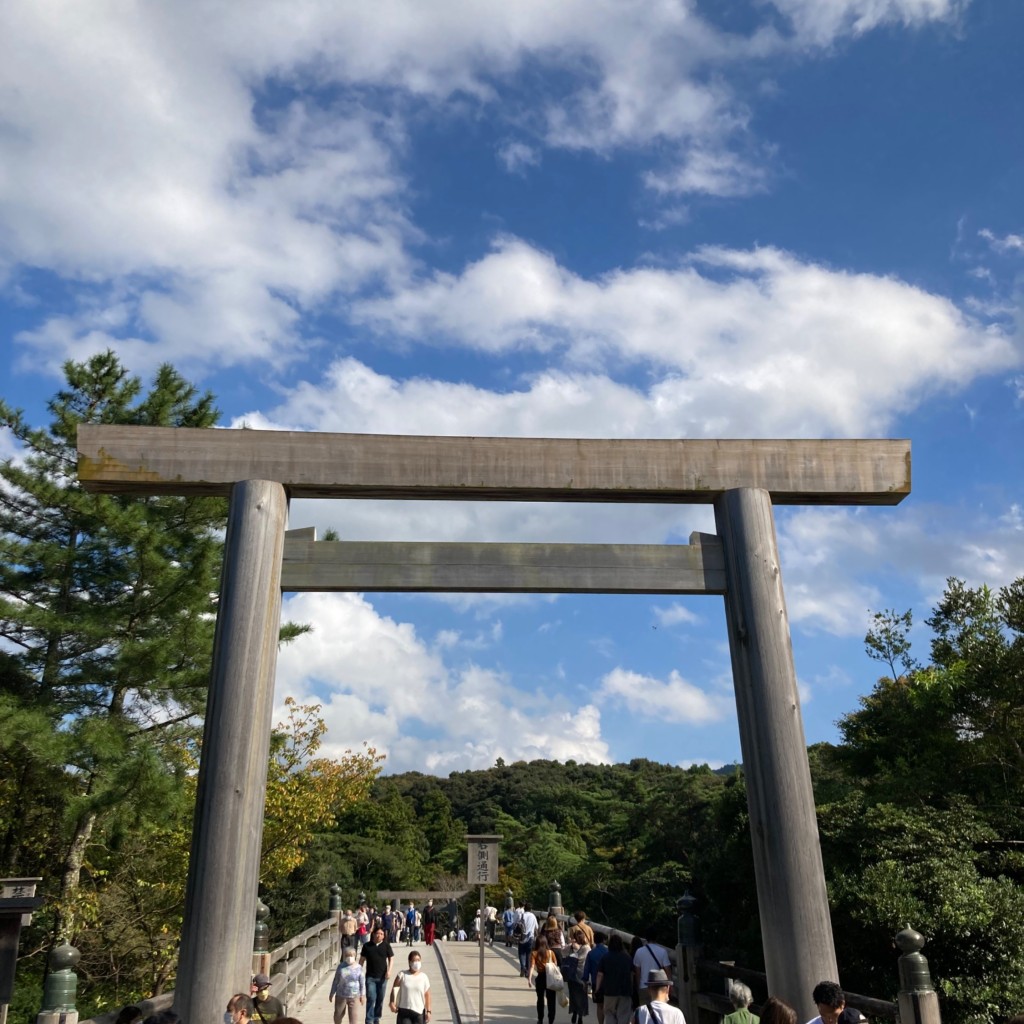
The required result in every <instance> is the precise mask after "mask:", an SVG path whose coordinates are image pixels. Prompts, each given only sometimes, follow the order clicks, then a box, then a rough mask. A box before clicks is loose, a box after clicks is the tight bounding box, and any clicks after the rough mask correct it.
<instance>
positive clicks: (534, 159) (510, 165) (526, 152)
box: [498, 142, 540, 174]
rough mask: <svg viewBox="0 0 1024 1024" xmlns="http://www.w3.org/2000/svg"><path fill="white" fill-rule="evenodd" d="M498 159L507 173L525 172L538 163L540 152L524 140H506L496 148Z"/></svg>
mask: <svg viewBox="0 0 1024 1024" xmlns="http://www.w3.org/2000/svg"><path fill="white" fill-rule="evenodd" d="M498 160H499V161H500V162H501V164H502V166H503V167H504V168H505V170H506V171H508V172H509V174H525V173H526V171H527V169H528V168H530V167H536V166H537V165H538V164H539V163H540V153H538V152H537V149H536V147H535V146H528V145H527V144H526V143H525V142H506V143H505V144H504V145H503V146H501V147H500V148H499V149H498Z"/></svg>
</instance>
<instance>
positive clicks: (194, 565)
mask: <svg viewBox="0 0 1024 1024" xmlns="http://www.w3.org/2000/svg"><path fill="white" fill-rule="evenodd" d="M64 373H65V377H66V386H65V387H64V388H62V389H61V390H60V391H59V392H58V393H57V395H56V396H55V397H54V398H53V399H52V400H51V401H50V402H49V403H48V409H49V411H50V413H51V416H52V420H51V423H50V425H49V427H48V428H46V429H38V428H34V427H32V426H30V425H29V424H27V423H26V421H25V418H24V416H23V414H22V413H21V412H20V411H16V410H14V409H12V408H11V407H10V406H9V405H7V403H6V402H3V401H0V427H5V428H6V429H7V430H8V431H10V433H11V434H12V435H13V437H14V438H15V439H16V440H17V442H19V443H20V445H21V451H20V452H19V453H18V454H17V455H16V456H15V457H13V458H11V459H8V460H6V461H5V462H3V463H2V464H0V636H2V638H3V641H4V646H5V647H6V648H7V650H8V651H9V652H10V653H9V655H8V656H7V657H6V659H5V662H4V664H3V666H0V668H2V669H3V671H2V672H0V775H5V774H6V772H5V771H3V770H2V769H4V767H5V766H6V765H12V766H16V767H17V768H18V770H19V772H20V773H21V775H22V778H23V781H25V782H26V785H27V788H25V787H22V788H20V789H17V790H16V791H15V792H14V793H5V792H3V790H2V789H0V797H3V798H4V802H5V803H6V807H4V806H2V805H0V826H3V825H5V824H8V825H9V823H10V821H11V820H12V819H14V818H16V817H17V814H18V807H13V809H12V807H11V805H10V803H9V802H8V801H9V800H14V801H15V802H17V801H21V803H22V804H24V805H25V806H28V805H30V804H32V803H33V802H34V801H35V800H36V799H37V798H43V797H44V796H45V798H46V799H48V800H52V799H54V793H53V792H52V790H53V789H54V786H55V779H59V784H57V788H58V789H62V790H63V793H62V796H61V800H60V803H61V809H62V811H63V828H62V829H61V830H59V831H58V834H57V835H55V836H50V837H47V840H48V842H49V846H48V848H49V849H50V850H51V851H52V853H51V856H56V857H57V861H58V863H59V868H57V865H56V864H55V865H54V867H55V868H57V869H58V870H59V873H60V876H61V881H60V885H59V894H57V895H58V899H57V920H56V925H55V931H56V934H57V936H58V937H59V938H72V937H73V935H74V932H75V929H76V926H77V924H78V923H81V922H79V921H77V918H78V916H79V915H80V913H81V914H86V915H87V913H88V909H87V908H86V907H84V906H79V904H80V903H81V902H82V901H81V900H80V899H79V881H80V876H81V871H82V867H83V862H84V858H85V856H86V851H87V848H88V846H89V843H90V840H91V839H92V837H93V834H94V830H96V829H97V827H98V826H100V825H102V827H103V828H104V829H107V830H108V831H110V830H114V831H116V830H117V829H118V828H123V827H126V828H129V829H130V828H131V827H132V822H133V821H134V822H135V823H138V822H141V821H143V820H149V819H154V820H155V819H158V818H159V817H160V816H161V815H166V814H167V813H168V812H169V810H170V809H171V808H173V807H174V806H175V805H176V800H178V799H179V794H180V792H181V787H180V786H179V785H178V784H177V782H178V780H179V778H180V774H181V772H182V771H184V770H185V767H184V766H185V761H184V760H183V759H182V757H181V756H180V754H181V751H182V749H183V745H189V744H194V743H195V742H196V740H197V734H196V722H197V716H200V715H201V714H202V712H203V709H204V706H205V696H206V684H207V679H208V674H209V665H210V655H211V651H212V645H213V627H214V616H215V610H216V607H215V606H216V593H217V586H218V574H219V570H220V558H221V547H222V542H221V535H222V531H223V528H224V524H225V515H226V504H225V503H224V502H223V501H222V500H219V499H211V498H178V497H158V498H157V497H154V498H147V499H144V500H139V499H137V498H131V499H129V498H123V497H120V496H114V495H101V494H90V493H87V492H86V491H85V490H83V489H82V488H81V486H80V485H79V483H78V480H77V474H76V462H77V453H76V431H77V427H78V425H79V424H80V423H108V424H137V425H138V424H141V425H151V426H168V427H210V426H212V425H213V424H214V423H215V422H216V419H217V415H218V413H217V410H216V409H215V407H214V404H213V397H212V395H210V394H209V393H205V394H199V393H198V392H197V391H196V389H195V388H194V387H193V386H192V385H190V384H189V383H188V382H187V381H185V380H184V379H183V378H182V377H181V376H180V375H179V374H178V373H177V372H176V371H175V370H174V369H173V368H171V367H170V366H162V367H161V368H160V369H159V370H158V371H157V373H156V375H155V377H154V379H153V382H152V385H151V387H150V388H149V391H148V392H147V393H144V392H143V388H142V384H141V382H140V381H139V380H138V378H136V377H133V376H131V375H130V374H129V373H128V371H127V370H126V369H125V368H124V367H123V366H122V365H121V363H120V362H119V360H118V359H117V357H116V356H115V355H114V354H113V353H111V352H106V353H103V354H100V355H96V356H93V357H92V358H90V359H88V360H87V361H85V362H83V363H74V362H69V363H67V364H66V365H65V367H64ZM44 737H46V738H47V741H46V742H44ZM33 780H34V781H35V783H36V784H37V785H38V786H39V787H41V788H40V789H39V790H37V791H33V790H32V784H33ZM44 791H45V792H44ZM40 838H42V837H41V836H38V835H32V834H30V833H26V831H24V830H14V829H11V828H9V827H8V828H7V829H6V830H5V831H0V844H3V845H2V846H0V864H5V865H9V866H10V865H15V866H16V865H19V864H21V863H24V862H25V861H26V859H27V855H26V850H28V849H30V848H31V846H32V845H33V844H35V843H36V842H37V840H38V839H40ZM54 842H56V843H57V844H58V849H57V850H56V851H54V850H53V843H54ZM29 859H30V858H29Z"/></svg>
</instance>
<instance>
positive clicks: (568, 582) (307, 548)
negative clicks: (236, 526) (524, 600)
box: [281, 535, 725, 594]
mask: <svg viewBox="0 0 1024 1024" xmlns="http://www.w3.org/2000/svg"><path fill="white" fill-rule="evenodd" d="M696 536H697V542H696V543H693V542H692V541H693V538H691V544H689V545H686V544H448V543H445V544H440V543H411V542H410V543H385V542H378V541H316V542H314V541H310V540H302V539H295V540H293V539H286V540H285V544H284V562H283V564H282V568H281V589H282V590H285V591H414V592H421V593H429V592H434V593H437V592H440V593H485V594H492V593H493V594H497V593H533V594H724V593H725V563H724V558H723V555H722V546H721V544H719V543H718V541H717V539H716V538H715V537H713V536H711V537H704V538H703V542H701V539H700V537H699V535H696Z"/></svg>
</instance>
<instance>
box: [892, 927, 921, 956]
mask: <svg viewBox="0 0 1024 1024" xmlns="http://www.w3.org/2000/svg"><path fill="white" fill-rule="evenodd" d="M896 946H897V947H898V948H899V951H900V952H901V953H904V954H906V953H920V952H921V950H922V949H924V936H923V935H922V934H921V933H920V932H919V931H915V930H914V929H913V928H911V927H910V925H909V924H908V925H907V927H906V928H904V929H903V931H901V932H897V933H896Z"/></svg>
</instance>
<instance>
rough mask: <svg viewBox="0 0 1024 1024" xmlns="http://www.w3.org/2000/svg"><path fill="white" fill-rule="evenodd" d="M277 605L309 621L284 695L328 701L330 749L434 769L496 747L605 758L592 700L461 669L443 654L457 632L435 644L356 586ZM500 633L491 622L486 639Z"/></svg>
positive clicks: (488, 759)
mask: <svg viewBox="0 0 1024 1024" xmlns="http://www.w3.org/2000/svg"><path fill="white" fill-rule="evenodd" d="M282 614H283V616H284V617H285V618H288V619H291V620H293V621H297V622H305V623H309V624H310V625H312V627H313V631H312V632H311V633H309V634H306V635H304V636H302V637H300V638H298V639H297V640H296V641H295V642H294V643H292V644H290V645H288V646H287V647H285V648H283V649H282V650H281V652H280V654H279V655H278V667H277V694H278V697H279V700H280V701H282V702H283V698H284V697H285V696H288V695H290V696H294V697H296V698H298V699H299V700H301V701H318V702H320V703H322V704H323V711H322V714H323V716H324V720H325V722H326V723H327V727H328V731H327V735H326V737H325V744H324V751H325V753H326V754H327V755H329V756H337V755H339V754H340V753H341V752H343V751H344V750H346V749H357V748H359V747H360V746H361V745H362V744H363V743H367V744H369V745H370V746H373V747H376V748H377V749H378V751H379V752H382V753H385V754H386V755H387V763H386V768H387V770H388V771H389V772H397V771H405V770H412V769H416V770H419V771H427V772H438V773H447V772H449V771H454V770H459V769H469V768H484V767H488V766H489V765H491V764H493V763H494V760H495V758H496V757H504V758H505V759H506V760H507V761H515V760H531V759H536V758H552V759H556V760H566V759H568V758H573V759H575V760H577V761H588V762H591V761H608V760H609V752H608V746H607V744H606V743H605V741H604V740H603V739H602V737H601V716H600V712H599V711H598V709H597V708H596V707H594V706H589V705H588V706H585V707H583V708H577V707H576V706H575V705H572V704H570V703H569V702H567V701H565V700H563V699H562V698H559V697H558V696H557V695H556V696H552V695H550V694H545V693H543V692H540V691H538V692H530V691H521V690H517V689H516V688H515V687H514V686H513V685H512V684H511V683H510V682H509V680H508V679H506V678H505V677H504V676H503V675H502V674H501V673H498V672H496V671H494V670H492V669H488V668H484V667H480V666H478V665H472V664H471V665H468V666H466V667H464V668H461V669H458V670H456V669H454V668H453V667H451V666H450V665H448V664H447V663H446V662H445V661H444V660H443V655H444V654H445V652H452V651H455V650H457V649H458V644H459V641H460V638H459V636H458V634H457V633H456V632H455V631H451V630H447V631H443V632H442V633H441V634H439V635H438V637H437V642H435V644H434V646H433V649H431V648H430V647H429V646H428V645H427V644H426V643H425V642H424V641H423V640H421V639H420V637H419V636H418V634H417V632H416V629H415V627H413V626H412V625H411V624H409V623H403V622H397V621H395V620H394V619H392V618H388V617H385V616H382V615H380V614H379V613H378V612H377V611H376V609H375V608H374V607H373V605H372V603H371V602H370V601H368V600H367V599H366V598H365V597H363V596H362V595H357V594H344V595H334V594H299V595H295V596H293V597H290V598H288V599H287V600H286V601H285V604H284V609H283V613H282ZM501 636H502V627H501V624H500V623H495V624H493V626H492V627H491V629H490V630H489V631H488V635H487V641H488V643H495V642H497V641H500V639H501ZM464 646H465V645H463V647H464ZM282 714H283V710H282V708H279V709H278V711H277V717H278V718H280V717H281V715H282ZM275 720H276V719H275Z"/></svg>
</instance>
